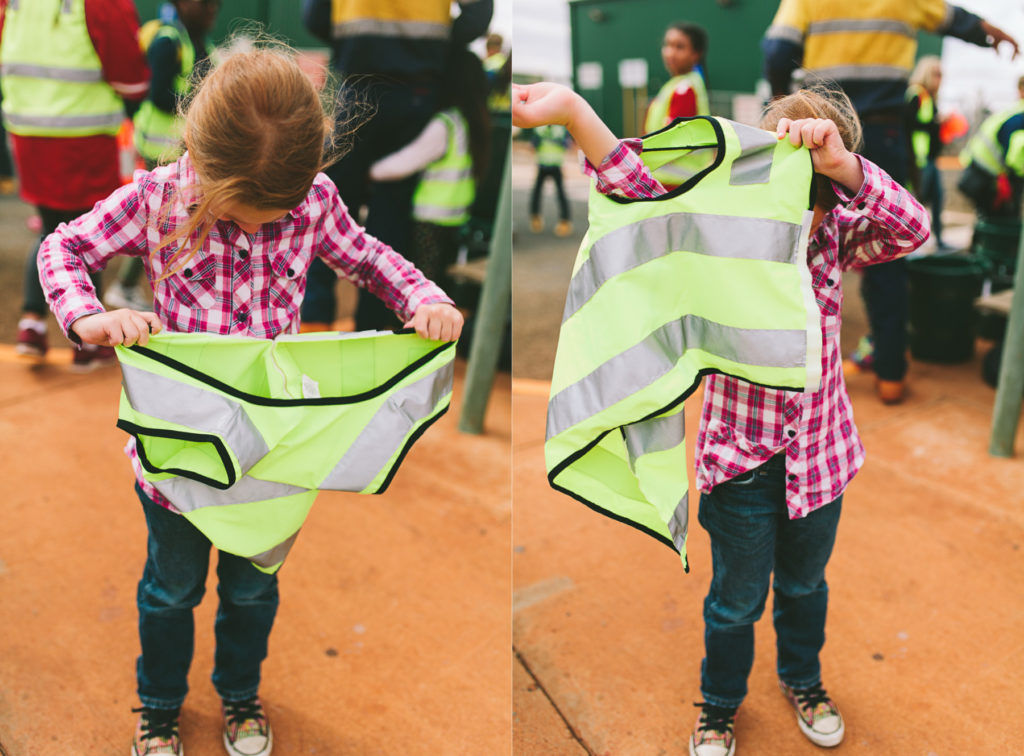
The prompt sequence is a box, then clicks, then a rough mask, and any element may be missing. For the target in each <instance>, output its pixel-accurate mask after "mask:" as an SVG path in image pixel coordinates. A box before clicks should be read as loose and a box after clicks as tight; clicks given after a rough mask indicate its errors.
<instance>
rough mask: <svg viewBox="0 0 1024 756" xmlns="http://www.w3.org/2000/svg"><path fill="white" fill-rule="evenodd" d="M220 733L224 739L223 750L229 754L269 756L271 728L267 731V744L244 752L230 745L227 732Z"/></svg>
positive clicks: (272, 742) (233, 755)
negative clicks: (252, 751) (253, 750)
mask: <svg viewBox="0 0 1024 756" xmlns="http://www.w3.org/2000/svg"><path fill="white" fill-rule="evenodd" d="M221 735H222V737H223V739H224V750H226V751H227V752H228V753H230V754H231V756H270V749H271V748H273V747H274V731H273V730H269V731H268V732H267V744H266V745H265V746H264V747H263V749H262V750H260V751H257V752H256V753H245V752H244V751H239V750H238V749H237V748H234V747H233V746H232V745H231V741H229V740H228V734H227V733H226V732H222V733H221Z"/></svg>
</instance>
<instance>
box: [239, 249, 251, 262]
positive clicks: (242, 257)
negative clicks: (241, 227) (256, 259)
mask: <svg viewBox="0 0 1024 756" xmlns="http://www.w3.org/2000/svg"><path fill="white" fill-rule="evenodd" d="M248 257H249V253H248V252H246V251H245V250H244V249H243V250H242V251H240V252H239V253H238V259H239V260H245V259H246V258H248Z"/></svg>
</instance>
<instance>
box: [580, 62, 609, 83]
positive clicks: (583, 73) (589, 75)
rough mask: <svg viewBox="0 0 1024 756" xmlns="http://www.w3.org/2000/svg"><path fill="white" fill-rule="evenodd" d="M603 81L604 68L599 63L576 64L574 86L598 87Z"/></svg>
mask: <svg viewBox="0 0 1024 756" xmlns="http://www.w3.org/2000/svg"><path fill="white" fill-rule="evenodd" d="M603 82H604V69H603V68H602V67H601V64H600V63H580V64H579V65H578V66H576V86H577V87H579V88H580V89H600V88H601V84H602V83H603Z"/></svg>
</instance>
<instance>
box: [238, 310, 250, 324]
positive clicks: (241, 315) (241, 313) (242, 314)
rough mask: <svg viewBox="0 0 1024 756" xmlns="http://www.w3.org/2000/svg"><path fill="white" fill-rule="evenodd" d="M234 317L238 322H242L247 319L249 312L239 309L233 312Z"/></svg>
mask: <svg viewBox="0 0 1024 756" xmlns="http://www.w3.org/2000/svg"><path fill="white" fill-rule="evenodd" d="M235 319H236V320H237V321H238V322H239V323H244V322H245V321H247V320H248V319H249V313H248V312H246V311H245V310H239V311H238V312H237V313H235Z"/></svg>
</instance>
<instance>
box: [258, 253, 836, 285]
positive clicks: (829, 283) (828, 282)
mask: <svg viewBox="0 0 1024 756" xmlns="http://www.w3.org/2000/svg"><path fill="white" fill-rule="evenodd" d="M242 259H243V260H244V259H245V258H242ZM825 283H827V284H828V285H829V286H835V285H836V282H835V279H834V278H829V279H827V280H826V281H825Z"/></svg>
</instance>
